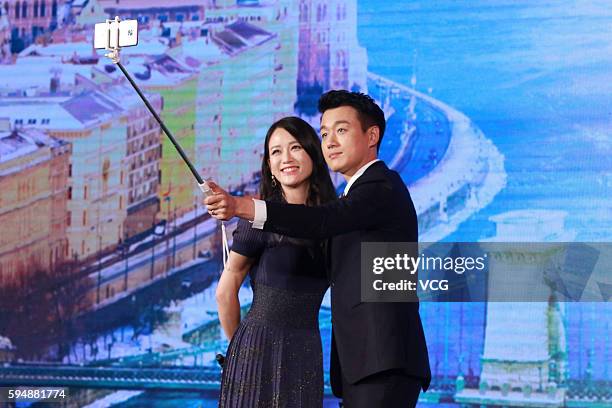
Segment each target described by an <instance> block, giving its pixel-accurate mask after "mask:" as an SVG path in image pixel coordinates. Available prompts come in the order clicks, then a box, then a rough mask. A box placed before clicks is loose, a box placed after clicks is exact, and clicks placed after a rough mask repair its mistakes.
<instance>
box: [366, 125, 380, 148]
mask: <svg viewBox="0 0 612 408" xmlns="http://www.w3.org/2000/svg"><path fill="white" fill-rule="evenodd" d="M367 135H368V147H376V145H377V144H378V140H379V139H380V128H379V127H378V126H370V127H369V128H368V130H367Z"/></svg>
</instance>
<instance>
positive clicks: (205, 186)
mask: <svg viewBox="0 0 612 408" xmlns="http://www.w3.org/2000/svg"><path fill="white" fill-rule="evenodd" d="M198 186H199V187H200V190H202V192H203V193H204V195H205V196H206V197H209V196H211V195H213V191H212V190H211V188H210V187H209V186H208V183H207V182H205V181H203V182H202V184H198Z"/></svg>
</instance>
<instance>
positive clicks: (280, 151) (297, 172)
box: [268, 128, 312, 188]
mask: <svg viewBox="0 0 612 408" xmlns="http://www.w3.org/2000/svg"><path fill="white" fill-rule="evenodd" d="M268 154H269V155H270V170H271V171H272V175H273V176H274V177H275V178H276V180H277V181H278V183H280V184H281V186H282V187H290V188H295V187H298V186H300V185H301V184H303V183H306V182H308V178H309V177H310V175H311V174H312V160H311V159H310V156H308V153H306V150H304V148H303V147H302V145H301V144H300V143H299V142H298V141H297V140H296V139H295V137H293V135H291V133H289V132H287V131H286V130H285V129H283V128H277V129H276V130H274V132H272V135H271V136H270V140H269V142H268Z"/></svg>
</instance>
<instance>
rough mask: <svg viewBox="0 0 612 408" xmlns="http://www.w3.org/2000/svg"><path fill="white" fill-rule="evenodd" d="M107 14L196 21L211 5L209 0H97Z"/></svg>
mask: <svg viewBox="0 0 612 408" xmlns="http://www.w3.org/2000/svg"><path fill="white" fill-rule="evenodd" d="M98 3H99V4H100V6H101V7H102V8H103V9H104V11H105V12H106V13H107V14H108V15H109V16H120V17H121V18H123V19H138V20H139V21H141V22H143V23H146V22H149V21H151V20H159V21H161V22H167V21H168V22H170V21H179V22H180V21H196V20H203V19H204V11H205V9H206V8H211V7H212V3H213V2H212V1H211V0H201V1H197V0H173V1H171V2H169V1H161V0H122V1H116V0H98Z"/></svg>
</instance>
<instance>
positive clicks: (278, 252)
mask: <svg viewBox="0 0 612 408" xmlns="http://www.w3.org/2000/svg"><path fill="white" fill-rule="evenodd" d="M264 146H265V151H264V157H263V161H262V166H261V167H262V181H261V186H260V195H261V198H262V199H264V200H278V201H283V202H287V203H290V204H305V205H320V204H322V203H325V202H327V201H330V200H333V199H335V197H336V195H335V190H334V186H333V184H332V182H331V179H330V176H329V171H328V169H327V166H326V164H325V160H324V159H323V154H322V152H321V146H320V141H319V139H318V137H317V135H316V133H315V131H314V130H313V128H312V127H311V126H310V125H309V124H308V123H306V122H305V121H303V120H302V119H300V118H297V117H287V118H283V119H281V120H279V121H278V122H276V123H274V124H273V125H272V126H271V127H270V129H269V130H268V133H267V135H266V139H265V144H264ZM247 274H249V277H250V279H251V285H252V287H253V303H252V305H251V308H250V310H249V312H248V314H247V315H246V317H245V318H244V320H242V321H240V303H239V300H238V291H239V289H240V286H241V285H242V283H243V281H244V279H245V277H246V275H247ZM327 287H328V280H327V277H326V273H325V262H324V258H323V251H322V243H321V242H317V241H313V240H306V239H296V238H291V237H288V236H283V235H279V234H274V233H269V232H264V231H262V230H259V229H255V228H252V226H251V224H250V223H249V222H247V221H243V220H240V221H239V222H238V226H237V228H236V231H235V232H234V240H233V245H232V250H231V252H230V255H229V258H228V262H227V265H226V266H225V269H224V270H223V274H222V275H221V278H220V280H219V285H218V287H217V292H216V296H217V304H218V307H219V319H220V321H221V326H222V327H223V330H224V331H225V334H226V335H227V337H228V338H230V339H231V341H230V345H229V348H228V350H227V355H226V359H225V364H224V369H223V377H222V381H221V395H220V398H219V407H231V408H254V407H265V408H275V407H284V408H285V407H287V408H293V407H296V408H297V407H300V408H319V407H321V406H322V405H323V359H322V351H321V337H320V333H319V324H318V315H319V308H320V306H321V301H322V299H323V295H324V294H325V291H326V290H327Z"/></svg>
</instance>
